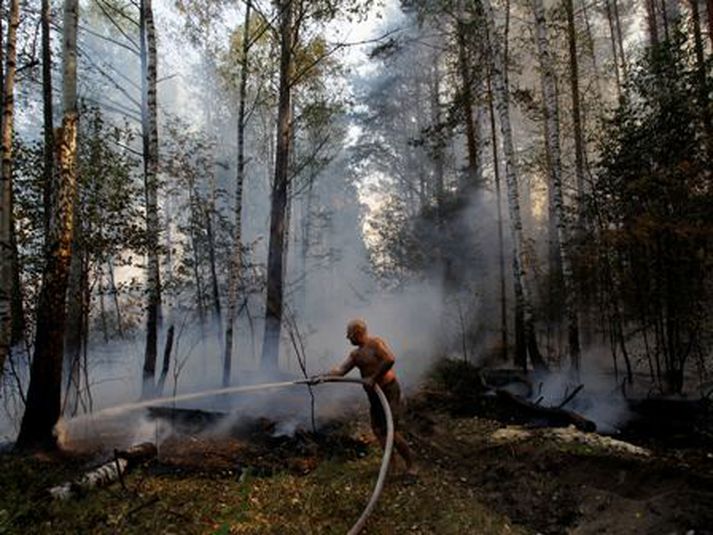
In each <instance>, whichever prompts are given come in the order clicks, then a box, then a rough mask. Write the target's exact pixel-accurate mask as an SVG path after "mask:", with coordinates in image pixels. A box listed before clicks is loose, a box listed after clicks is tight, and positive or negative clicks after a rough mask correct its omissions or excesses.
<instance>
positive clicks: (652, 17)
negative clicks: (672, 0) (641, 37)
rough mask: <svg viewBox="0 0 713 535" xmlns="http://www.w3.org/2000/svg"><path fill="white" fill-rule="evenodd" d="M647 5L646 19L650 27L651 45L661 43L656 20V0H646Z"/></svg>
mask: <svg viewBox="0 0 713 535" xmlns="http://www.w3.org/2000/svg"><path fill="white" fill-rule="evenodd" d="M644 3H645V5H646V21H647V23H648V29H649V45H651V46H653V45H657V44H659V30H658V24H657V22H656V5H655V4H654V0H644Z"/></svg>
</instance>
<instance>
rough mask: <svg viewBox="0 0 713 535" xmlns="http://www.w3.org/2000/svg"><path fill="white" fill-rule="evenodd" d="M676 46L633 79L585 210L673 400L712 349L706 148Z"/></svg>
mask: <svg viewBox="0 0 713 535" xmlns="http://www.w3.org/2000/svg"><path fill="white" fill-rule="evenodd" d="M682 43H683V39H682V38H681V39H678V40H675V41H673V42H670V43H663V44H661V45H659V46H658V47H655V48H652V49H650V50H648V51H647V53H646V54H645V56H644V57H643V58H642V59H641V61H640V62H639V64H638V65H637V67H636V69H635V70H634V72H633V73H632V76H631V80H630V83H629V87H628V91H627V95H628V98H627V99H626V101H625V102H624V103H623V104H622V105H621V107H620V109H619V110H618V112H617V113H616V115H615V117H614V118H613V119H612V120H611V121H610V123H609V124H608V125H607V127H606V129H605V132H604V142H603V144H602V151H601V154H602V157H601V161H600V171H599V173H598V177H597V181H596V183H595V184H594V187H593V191H592V193H591V196H590V198H589V201H588V202H589V206H590V210H591V213H592V216H593V218H595V220H596V221H597V222H598V227H599V230H598V235H597V237H596V240H597V241H596V242H595V243H596V244H597V246H599V247H600V249H599V251H600V255H602V258H601V260H602V261H603V262H604V263H606V265H609V266H614V272H613V277H614V279H613V280H614V281H616V282H617V284H615V285H614V286H613V287H610V288H609V291H612V292H614V293H615V295H616V296H617V299H619V298H620V300H621V303H622V306H623V307H624V312H625V314H626V319H627V320H628V321H629V322H631V323H633V324H635V325H636V326H637V330H640V331H641V332H642V333H643V335H644V336H647V340H648V341H649V343H648V344H647V347H646V357H647V358H648V360H649V365H650V366H651V369H654V368H655V369H656V370H658V371H657V373H656V375H657V379H658V381H659V382H660V384H661V386H662V388H664V389H666V390H672V391H680V390H681V389H682V387H683V373H684V368H685V364H686V362H687V361H688V360H689V358H690V357H692V356H698V357H700V358H703V356H704V355H706V354H707V352H708V351H709V350H710V347H712V346H711V345H710V343H711V327H712V325H711V322H710V320H709V319H708V318H709V317H710V312H711V310H710V303H711V300H710V298H711V293H710V291H711V276H710V274H711V269H710V268H711V267H712V266H711V259H710V252H711V245H713V190H712V188H711V170H710V154H709V152H708V151H709V148H708V147H710V141H711V140H708V139H706V134H705V133H704V132H705V129H704V128H703V127H702V124H703V121H704V120H705V119H704V107H703V104H704V103H702V102H700V100H699V97H700V95H701V91H700V89H701V88H700V78H699V74H700V73H699V71H698V70H697V67H696V66H695V63H694V62H693V60H692V58H691V55H690V53H689V51H687V50H686V49H685V47H683V46H682ZM708 72H710V71H708ZM706 83H707V84H709V83H710V74H708V76H707V82H706ZM609 282H610V283H611V281H609Z"/></svg>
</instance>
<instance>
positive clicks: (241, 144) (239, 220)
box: [223, 0, 252, 386]
mask: <svg viewBox="0 0 713 535" xmlns="http://www.w3.org/2000/svg"><path fill="white" fill-rule="evenodd" d="M251 9H252V4H251V2H250V0H247V2H246V4H245V21H244V22H243V50H242V62H241V65H240V88H239V92H238V168H237V174H236V177H235V230H234V234H233V256H232V259H231V265H230V274H229V280H228V317H227V318H226V325H225V347H224V352H225V353H224V355H223V386H229V385H230V376H231V373H232V371H231V370H232V366H233V328H234V326H235V320H236V319H237V311H238V287H239V286H240V280H241V278H242V277H241V274H242V266H243V258H242V255H243V184H244V182H245V126H246V121H245V101H246V99H247V84H248V65H249V64H248V60H249V54H250V11H251Z"/></svg>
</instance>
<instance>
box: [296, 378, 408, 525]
mask: <svg viewBox="0 0 713 535" xmlns="http://www.w3.org/2000/svg"><path fill="white" fill-rule="evenodd" d="M318 382H323V383H354V384H362V385H363V384H366V383H365V381H364V380H362V379H352V378H350V377H331V376H324V377H320V378H319V380H318ZM295 384H314V383H313V382H311V381H295ZM374 392H376V395H377V396H378V397H379V401H380V402H381V407H382V408H383V409H384V415H385V416H386V445H385V446H384V456H383V457H382V459H381V468H380V469H379V477H378V478H377V480H376V485H374V490H373V491H372V493H371V498H369V502H368V503H367V504H366V507H365V508H364V511H362V513H361V516H360V517H359V519H358V520H357V521H356V523H355V524H354V525H353V526H352V528H351V529H350V530H349V532H348V535H356V534H357V533H359V532H360V531H361V530H362V529H364V524H366V520H367V518H369V515H370V514H371V512H372V510H373V509H374V507H375V506H376V502H377V501H378V500H379V496H380V495H381V491H382V490H384V483H385V482H386V474H387V473H388V471H389V462H390V461H391V453H392V451H393V449H394V418H393V415H392V414H391V407H390V406H389V400H388V399H386V396H385V395H384V392H383V390H381V388H380V387H379V385H374Z"/></svg>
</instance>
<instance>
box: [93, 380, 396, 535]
mask: <svg viewBox="0 0 713 535" xmlns="http://www.w3.org/2000/svg"><path fill="white" fill-rule="evenodd" d="M319 383H353V384H360V385H366V384H367V383H366V381H364V380H363V379H357V378H351V377H338V376H329V375H320V376H316V377H314V378H310V379H300V380H297V381H285V382H281V383H265V384H259V385H246V386H233V387H226V388H220V389H217V390H211V391H210V392H195V393H192V394H181V395H178V396H170V397H165V398H160V399H148V400H144V401H139V402H137V403H131V404H127V405H121V406H118V407H110V408H107V409H103V410H101V411H98V412H96V413H94V414H93V415H92V416H93V417H95V418H96V417H97V416H111V415H116V414H120V413H122V412H124V411H126V410H130V409H139V408H142V407H150V406H153V405H157V404H161V403H173V402H176V401H189V400H192V399H199V398H204V397H207V396H218V395H223V394H237V393H242V392H254V391H257V390H267V389H275V388H283V387H286V386H294V385H307V386H312V385H316V384H319ZM373 388H374V392H376V395H377V396H378V398H379V402H380V403H381V407H382V409H383V410H384V415H385V417H386V444H385V446H384V456H383V457H382V460H381V468H380V469H379V477H378V478H377V480H376V485H374V490H373V491H372V493H371V497H370V498H369V502H368V503H367V504H366V507H365V508H364V510H363V511H362V513H361V516H360V517H359V519H358V520H357V521H356V523H355V524H354V525H353V526H352V528H351V529H350V530H349V531H348V535H356V534H357V533H359V532H360V531H361V530H362V529H363V528H364V524H366V520H367V518H369V515H370V514H371V512H372V511H373V509H374V507H375V506H376V502H377V501H378V500H379V496H380V495H381V491H382V490H383V489H384V483H385V482H386V474H387V472H388V470H389V462H390V461H391V453H392V451H393V448H394V420H393V416H392V414H391V407H390V406H389V401H388V400H387V399H386V396H385V395H384V392H383V391H382V390H381V388H379V385H373Z"/></svg>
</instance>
